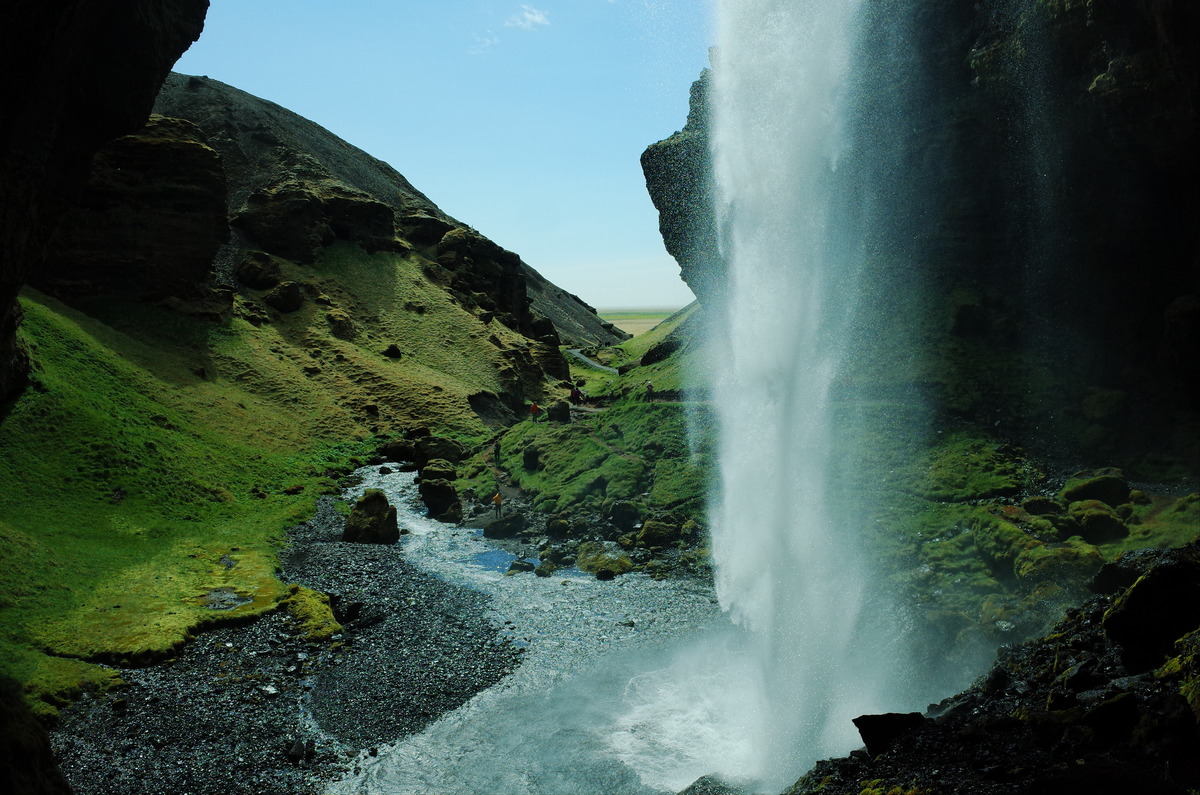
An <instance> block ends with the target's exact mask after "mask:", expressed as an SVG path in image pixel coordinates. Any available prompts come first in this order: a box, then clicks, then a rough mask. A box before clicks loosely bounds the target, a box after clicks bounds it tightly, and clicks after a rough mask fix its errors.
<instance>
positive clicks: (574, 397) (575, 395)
mask: <svg viewBox="0 0 1200 795" xmlns="http://www.w3.org/2000/svg"><path fill="white" fill-rule="evenodd" d="M571 402H572V403H573V404H575V405H576V406H578V405H580V404H582V403H583V390H581V389H580V388H579V387H577V386H573V387H571Z"/></svg>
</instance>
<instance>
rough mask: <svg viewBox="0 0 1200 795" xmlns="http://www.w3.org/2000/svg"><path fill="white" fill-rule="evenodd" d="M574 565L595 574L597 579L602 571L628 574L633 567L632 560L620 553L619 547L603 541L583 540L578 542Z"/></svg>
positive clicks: (600, 577)
mask: <svg viewBox="0 0 1200 795" xmlns="http://www.w3.org/2000/svg"><path fill="white" fill-rule="evenodd" d="M575 565H576V566H578V567H579V568H580V569H581V570H583V571H586V572H588V573H589V574H595V575H596V576H597V578H599V579H602V578H603V577H602V576H601V574H602V572H606V571H607V572H611V573H612V574H613V575H621V574H628V573H629V572H631V571H633V568H634V566H633V561H632V560H630V559H629V556H628V555H625V554H623V553H622V551H621V548H620V547H618V546H617V545H616V544H613V543H611V542H605V541H585V542H583V543H582V544H580V545H579V549H578V550H577V552H576V555H575ZM609 579H611V578H609Z"/></svg>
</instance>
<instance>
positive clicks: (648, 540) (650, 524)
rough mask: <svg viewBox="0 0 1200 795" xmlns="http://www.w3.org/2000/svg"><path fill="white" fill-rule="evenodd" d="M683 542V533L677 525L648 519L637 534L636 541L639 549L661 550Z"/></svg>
mask: <svg viewBox="0 0 1200 795" xmlns="http://www.w3.org/2000/svg"><path fill="white" fill-rule="evenodd" d="M682 540H683V533H682V531H681V530H680V528H679V527H678V526H677V525H673V524H668V523H667V522H660V521H658V520H657V519H648V520H646V521H645V522H644V523H643V524H642V528H641V529H640V530H639V531H638V532H637V536H636V541H637V545H638V546H639V547H645V548H646V549H662V548H663V547H669V546H675V545H676V544H679V543H680V542H681V541H682Z"/></svg>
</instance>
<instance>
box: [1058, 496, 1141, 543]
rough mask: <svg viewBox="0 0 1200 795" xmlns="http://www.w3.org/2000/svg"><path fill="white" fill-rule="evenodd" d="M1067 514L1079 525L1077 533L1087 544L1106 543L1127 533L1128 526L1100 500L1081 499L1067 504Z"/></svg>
mask: <svg viewBox="0 0 1200 795" xmlns="http://www.w3.org/2000/svg"><path fill="white" fill-rule="evenodd" d="M1067 515H1068V516H1069V517H1070V518H1071V519H1072V520H1073V521H1074V522H1075V523H1076V524H1077V525H1078V526H1079V535H1080V537H1082V538H1083V540H1084V541H1087V542H1088V543H1089V544H1106V543H1109V542H1111V541H1119V540H1120V539H1122V538H1124V537H1125V536H1127V535H1129V528H1128V527H1126V526H1125V523H1124V522H1123V521H1121V517H1120V515H1119V514H1117V512H1116V511H1115V510H1113V509H1112V508H1111V507H1109V505H1108V504H1107V503H1105V502H1102V501H1100V500H1082V501H1080V502H1073V503H1071V504H1070V505H1069V506H1067Z"/></svg>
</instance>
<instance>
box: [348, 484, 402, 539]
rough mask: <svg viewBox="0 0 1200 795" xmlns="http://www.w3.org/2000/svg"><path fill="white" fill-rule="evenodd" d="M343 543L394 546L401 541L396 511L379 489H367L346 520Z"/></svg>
mask: <svg viewBox="0 0 1200 795" xmlns="http://www.w3.org/2000/svg"><path fill="white" fill-rule="evenodd" d="M342 540H343V541H351V542H355V543H359V544H394V543H396V542H397V541H399V540H400V527H399V525H397V524H396V509H395V508H393V507H392V506H391V504H390V503H388V499H387V495H385V494H384V493H383V492H382V491H380V490H379V489H367V491H366V493H364V494H363V496H362V497H360V498H359V500H358V502H357V503H355V504H354V508H353V509H351V511H350V516H349V517H348V518H347V519H346V529H345V530H344V531H343V532H342Z"/></svg>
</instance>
